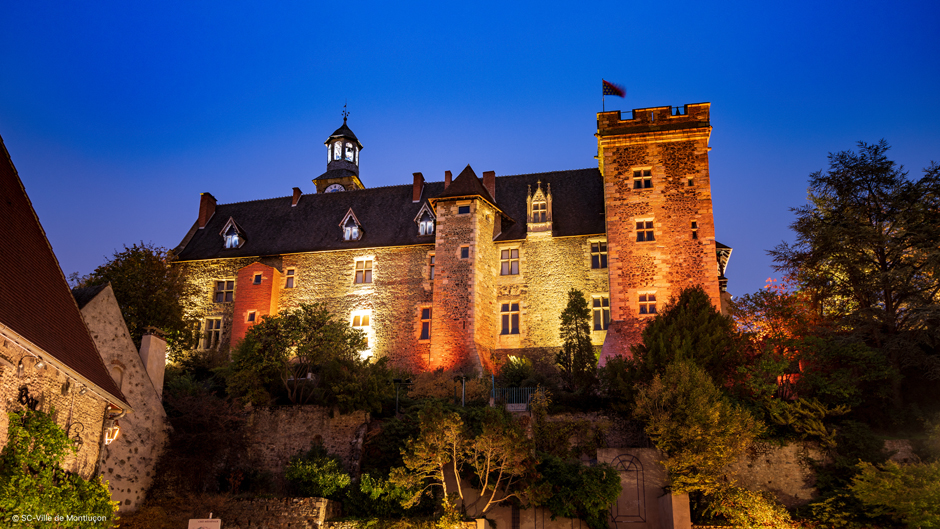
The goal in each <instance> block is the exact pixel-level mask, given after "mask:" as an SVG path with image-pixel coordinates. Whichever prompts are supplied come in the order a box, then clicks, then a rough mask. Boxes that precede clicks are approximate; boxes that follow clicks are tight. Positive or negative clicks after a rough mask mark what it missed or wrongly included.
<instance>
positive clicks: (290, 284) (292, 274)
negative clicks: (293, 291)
mask: <svg viewBox="0 0 940 529" xmlns="http://www.w3.org/2000/svg"><path fill="white" fill-rule="evenodd" d="M286 274H287V278H286V279H285V280H284V288H294V285H295V283H294V281H295V280H296V278H297V271H296V270H295V269H293V268H288V269H287V272H286Z"/></svg>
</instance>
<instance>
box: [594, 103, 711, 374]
mask: <svg viewBox="0 0 940 529" xmlns="http://www.w3.org/2000/svg"><path fill="white" fill-rule="evenodd" d="M686 110H687V113H686V114H683V115H676V116H673V115H672V114H671V111H670V107H659V108H651V109H641V110H636V111H634V118H633V119H626V120H622V119H620V116H619V113H618V112H607V113H601V114H598V150H599V160H600V161H599V165H600V169H601V172H602V174H603V175H604V200H605V205H606V210H607V215H606V220H607V240H608V255H609V265H610V286H611V288H610V290H611V312H612V318H613V319H614V320H618V321H620V322H622V323H621V324H620V327H627V329H623V328H621V329H618V330H617V332H616V333H614V336H623V337H632V336H635V335H636V333H637V330H638V329H641V328H642V326H643V325H645V320H646V317H644V316H640V315H639V314H638V306H639V295H640V294H641V293H654V294H655V296H656V303H657V308H658V309H661V308H662V307H663V306H664V304H665V303H666V302H668V301H669V299H670V297H671V296H673V295H676V294H678V293H679V291H681V290H682V289H683V288H685V287H687V286H690V285H702V287H703V288H705V291H706V292H707V293H708V294H709V296H710V297H711V298H712V302H713V303H714V305H715V306H716V307H720V295H719V288H718V265H717V260H716V256H715V255H716V254H715V252H716V249H715V226H714V218H713V215H712V201H711V185H710V181H709V171H708V150H709V147H708V138H709V135H710V132H711V126H710V125H709V121H708V119H709V117H708V104H701V105H687V106H686ZM645 169H650V170H651V171H652V187H651V188H643V189H634V184H633V182H634V180H633V171H634V170H645ZM690 181H691V183H692V184H691V185H690V184H689V183H690ZM638 221H643V222H646V221H652V222H653V233H654V236H655V240H654V241H643V242H638V241H637V229H636V222H638ZM692 222H696V223H697V229H696V234H697V238H695V239H693V235H692V233H693V230H692ZM629 328H632V330H631V329H629ZM628 346H629V344H619V351H618V352H617V353H618V354H622V353H624V352H626V351H627V348H628ZM606 354H607V352H606V351H605V355H606Z"/></svg>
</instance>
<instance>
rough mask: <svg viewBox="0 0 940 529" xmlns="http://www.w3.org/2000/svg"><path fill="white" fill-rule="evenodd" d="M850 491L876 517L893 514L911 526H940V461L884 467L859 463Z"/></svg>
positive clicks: (889, 464) (887, 465)
mask: <svg viewBox="0 0 940 529" xmlns="http://www.w3.org/2000/svg"><path fill="white" fill-rule="evenodd" d="M858 467H859V469H860V470H861V473H860V474H859V475H857V476H855V478H854V479H853V480H852V485H851V487H850V489H851V490H852V493H853V494H855V496H856V497H857V498H858V499H859V500H861V501H862V502H863V503H864V504H865V506H866V507H867V508H868V510H869V514H872V515H876V516H877V515H883V514H886V515H889V516H891V517H893V518H895V519H898V520H900V521H903V522H904V523H906V524H907V525H908V527H920V528H923V529H927V528H938V527H940V462H936V461H935V462H933V463H920V464H916V465H905V466H903V467H902V466H898V465H897V464H895V463H894V462H891V461H889V462H887V463H885V464H884V465H883V466H881V468H878V467H876V466H874V465H872V464H871V463H865V462H862V463H859V465H858Z"/></svg>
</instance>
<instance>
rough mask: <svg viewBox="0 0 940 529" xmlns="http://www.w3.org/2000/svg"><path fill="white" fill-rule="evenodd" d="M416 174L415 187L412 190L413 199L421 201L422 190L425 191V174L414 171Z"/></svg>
mask: <svg viewBox="0 0 940 529" xmlns="http://www.w3.org/2000/svg"><path fill="white" fill-rule="evenodd" d="M413 174H414V176H415V183H414V189H413V190H412V191H411V201H412V202H421V192H422V191H424V175H423V174H421V173H413Z"/></svg>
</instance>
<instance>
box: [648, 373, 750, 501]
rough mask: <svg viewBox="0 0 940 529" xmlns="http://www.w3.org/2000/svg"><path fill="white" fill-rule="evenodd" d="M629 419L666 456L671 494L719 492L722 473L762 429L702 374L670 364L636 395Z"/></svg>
mask: <svg viewBox="0 0 940 529" xmlns="http://www.w3.org/2000/svg"><path fill="white" fill-rule="evenodd" d="M634 415H635V416H636V417H637V418H638V419H640V420H643V421H645V422H646V432H647V434H649V436H650V438H651V439H652V440H653V443H654V444H655V445H656V448H658V449H660V450H661V451H662V452H663V454H664V455H665V456H666V459H665V461H663V466H665V467H666V470H667V471H668V472H669V476H670V478H669V479H670V486H671V488H672V490H673V492H691V491H701V492H703V493H705V494H710V493H714V492H716V491H717V490H719V488H720V486H721V483H722V478H723V475H724V474H723V472H724V470H723V469H724V468H725V467H726V466H727V465H728V464H730V463H731V462H733V461H734V459H735V458H736V457H737V456H738V455H740V454H741V453H743V452H744V450H745V449H746V448H747V447H748V446H749V445H750V443H751V441H752V440H753V439H754V438H755V437H756V436H757V435H759V434H760V433H761V432H762V430H763V428H762V426H761V425H760V424H758V423H757V421H755V420H754V417H752V416H751V414H750V413H748V412H747V411H746V410H744V409H741V408H739V407H737V406H735V405H733V404H732V403H731V402H730V401H729V400H728V399H727V398H726V397H725V396H724V395H723V394H722V392H721V390H720V389H718V388H717V387H716V386H715V384H714V383H713V382H712V380H711V378H710V377H709V376H708V373H706V372H705V370H704V369H702V368H700V367H698V366H697V365H695V364H693V363H690V362H682V361H679V362H674V363H671V364H669V365H667V366H666V369H665V370H664V372H663V374H662V375H659V374H657V375H655V376H654V377H653V381H652V382H651V383H650V384H649V385H647V386H642V387H640V388H639V389H638V391H637V398H636V410H635V412H634Z"/></svg>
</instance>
